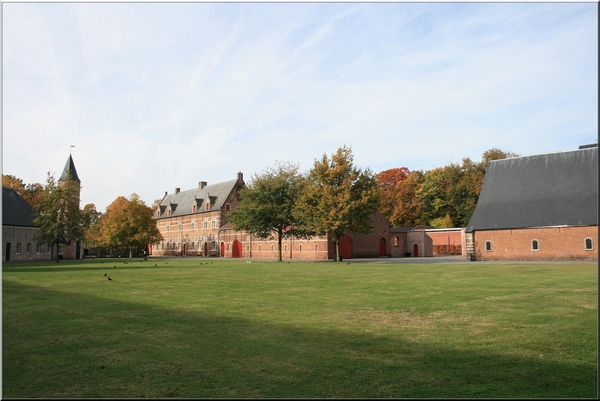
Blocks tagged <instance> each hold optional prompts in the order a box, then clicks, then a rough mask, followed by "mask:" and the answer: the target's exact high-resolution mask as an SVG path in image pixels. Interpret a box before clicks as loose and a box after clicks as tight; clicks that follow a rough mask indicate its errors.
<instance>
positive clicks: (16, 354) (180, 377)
mask: <svg viewBox="0 0 600 401" xmlns="http://www.w3.org/2000/svg"><path fill="white" fill-rule="evenodd" d="M3 291H4V294H3V354H2V358H3V359H2V362H3V373H2V383H3V396H4V397H9V398H13V397H14V398H22V397H27V398H40V397H43V398H98V397H100V398H141V397H159V398H164V397H185V398H223V397H225V398H236V397H237V398H292V397H293V398H314V397H319V398H329V397H335V398H337V397H342V398H349V397H352V398H389V397H394V398H417V397H420V398H455V397H465V398H534V397H541V398H563V397H564V398H586V397H587V398H596V395H597V385H596V384H597V369H596V368H595V366H590V365H589V364H582V363H580V362H578V361H572V362H560V363H559V362H556V361H552V360H545V359H543V358H536V359H531V358H520V357H516V356H511V355H510V354H501V353H498V352H490V353H487V352H473V351H472V350H469V349H457V348H456V347H449V346H443V345H440V344H428V343H423V342H419V341H415V340H414V339H411V338H409V337H406V336H398V335H396V336H394V337H392V336H384V335H373V334H368V333H354V332H346V331H341V330H327V329H306V328H303V327H298V326H294V325H291V324H286V322H280V323H278V324H272V323H265V322H261V321H255V320H247V319H241V318H239V317H235V316H227V315H219V314H216V313H205V312H203V311H201V310H200V311H198V310H194V311H186V310H185V309H181V308H157V307H151V306H148V305H144V304H139V303H132V302H123V301H118V300H114V299H104V298H99V297H94V296H86V295H82V294H77V293H66V292H65V293H63V292H58V291H54V290H48V289H44V288H40V287H37V286H28V285H22V284H16V283H12V282H6V281H5V282H4V288H3ZM23 297H25V299H27V305H23V307H22V308H21V307H19V305H15V304H13V303H12V302H14V300H18V299H24V298H23Z"/></svg>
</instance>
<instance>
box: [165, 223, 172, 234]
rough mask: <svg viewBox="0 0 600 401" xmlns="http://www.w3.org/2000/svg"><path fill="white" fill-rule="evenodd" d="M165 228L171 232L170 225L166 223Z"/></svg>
mask: <svg viewBox="0 0 600 401" xmlns="http://www.w3.org/2000/svg"><path fill="white" fill-rule="evenodd" d="M165 226H166V227H167V232H169V231H171V225H170V224H169V223H166V224H165Z"/></svg>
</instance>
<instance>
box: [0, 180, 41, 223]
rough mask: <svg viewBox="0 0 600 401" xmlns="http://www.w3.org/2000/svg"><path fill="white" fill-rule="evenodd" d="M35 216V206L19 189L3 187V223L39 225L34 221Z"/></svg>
mask: <svg viewBox="0 0 600 401" xmlns="http://www.w3.org/2000/svg"><path fill="white" fill-rule="evenodd" d="M34 218H35V211H34V210H33V207H32V206H31V205H30V204H29V203H28V202H27V201H26V200H25V199H23V197H21V195H19V194H18V193H17V191H15V190H14V189H12V188H8V187H2V225H4V226H22V227H39V226H38V225H37V224H35V223H34V222H33V219H34Z"/></svg>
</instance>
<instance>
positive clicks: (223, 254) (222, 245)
mask: <svg viewBox="0 0 600 401" xmlns="http://www.w3.org/2000/svg"><path fill="white" fill-rule="evenodd" d="M221 257H222V258H224V257H225V243H224V242H221Z"/></svg>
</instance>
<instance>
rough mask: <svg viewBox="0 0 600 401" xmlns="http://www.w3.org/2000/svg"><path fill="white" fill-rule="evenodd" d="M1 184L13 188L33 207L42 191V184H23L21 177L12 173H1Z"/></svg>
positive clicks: (39, 198) (40, 196) (38, 200)
mask: <svg viewBox="0 0 600 401" xmlns="http://www.w3.org/2000/svg"><path fill="white" fill-rule="evenodd" d="M2 186H3V187H8V188H12V189H14V190H15V191H16V192H17V193H18V194H19V195H20V196H21V197H22V198H23V199H25V200H26V201H27V203H29V204H30V205H31V206H33V207H35V206H36V205H37V204H38V203H39V202H40V200H41V198H42V195H43V192H44V186H43V185H42V184H39V183H34V184H25V183H24V182H23V180H22V179H20V178H17V177H15V176H13V175H5V174H2Z"/></svg>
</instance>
